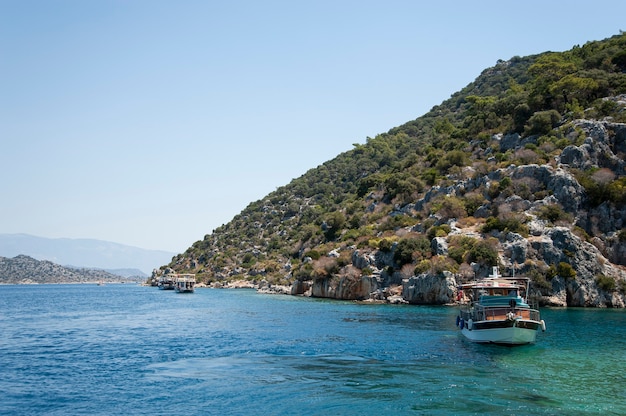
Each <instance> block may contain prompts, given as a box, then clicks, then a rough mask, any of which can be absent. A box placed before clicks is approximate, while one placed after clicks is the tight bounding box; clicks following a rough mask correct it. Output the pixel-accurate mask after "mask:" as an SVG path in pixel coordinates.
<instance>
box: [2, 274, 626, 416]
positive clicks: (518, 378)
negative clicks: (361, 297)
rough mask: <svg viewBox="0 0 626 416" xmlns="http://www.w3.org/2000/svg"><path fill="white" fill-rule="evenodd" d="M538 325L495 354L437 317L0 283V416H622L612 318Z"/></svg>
mask: <svg viewBox="0 0 626 416" xmlns="http://www.w3.org/2000/svg"><path fill="white" fill-rule="evenodd" d="M541 312H542V318H543V319H544V320H545V322H546V325H547V331H546V332H545V333H539V334H538V336H537V342H536V343H535V344H533V345H527V346H518V347H503V346H493V345H476V344H472V343H470V342H468V341H467V340H465V339H464V337H463V336H462V335H461V334H460V332H459V330H458V329H457V328H456V326H455V318H456V316H457V309H456V308H455V307H452V306H413V305H389V304H363V303H356V302H346V301H331V300H325V299H313V298H304V297H293V296H286V295H267V294H259V293H257V292H256V291H254V290H249V289H209V288H198V289H197V290H196V291H195V293H193V294H178V293H175V292H174V291H162V290H158V289H157V288H155V287H146V286H140V285H135V284H106V285H104V286H98V285H95V284H76V285H3V286H0V335H1V336H0V392H1V393H0V414H1V415H64V416H65V415H150V416H154V415H186V416H189V415H246V416H250V415H361V416H363V415H625V414H626V311H624V310H616V309H572V308H567V309H565V308H556V309H551V308H544V309H542V310H541Z"/></svg>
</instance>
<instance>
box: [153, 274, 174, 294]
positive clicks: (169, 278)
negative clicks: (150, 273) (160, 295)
mask: <svg viewBox="0 0 626 416" xmlns="http://www.w3.org/2000/svg"><path fill="white" fill-rule="evenodd" d="M175 278H176V275H175V274H172V273H168V274H164V275H162V276H159V283H158V284H157V286H158V287H159V289H161V290H174V284H175V282H174V279H175Z"/></svg>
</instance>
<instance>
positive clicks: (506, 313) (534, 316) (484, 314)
mask: <svg viewBox="0 0 626 416" xmlns="http://www.w3.org/2000/svg"><path fill="white" fill-rule="evenodd" d="M511 313H512V315H511ZM461 318H463V319H464V320H469V319H470V318H471V319H472V320H474V321H497V320H505V319H511V318H513V319H514V318H521V319H526V320H532V321H539V320H540V319H541V318H540V314H539V311H538V310H536V309H530V308H514V309H511V308H510V307H501V308H494V307H487V308H486V307H484V306H482V305H477V304H476V305H474V306H473V307H469V306H468V307H467V308H465V309H462V310H461Z"/></svg>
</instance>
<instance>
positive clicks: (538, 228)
mask: <svg viewBox="0 0 626 416" xmlns="http://www.w3.org/2000/svg"><path fill="white" fill-rule="evenodd" d="M625 123H626V34H620V35H616V36H614V37H612V38H609V39H605V40H603V41H594V42H588V43H587V44H585V45H583V46H578V45H577V46H575V47H574V48H572V50H570V51H566V52H546V53H542V54H539V55H534V56H528V57H514V58H512V59H510V60H508V61H499V62H498V63H497V64H496V65H495V66H494V67H492V68H488V69H486V70H485V71H483V73H482V74H481V75H480V76H479V77H478V78H477V79H476V80H475V81H474V82H473V83H471V84H470V85H468V86H467V87H466V88H464V89H463V90H461V91H460V92H458V93H456V94H454V95H453V96H452V97H451V98H450V99H449V100H446V101H445V102H443V103H442V104H441V105H438V106H436V107H434V108H433V109H432V110H431V111H430V112H429V113H427V114H425V115H424V116H422V117H420V118H417V119H415V120H413V121H410V122H408V123H406V124H404V125H402V126H399V127H396V128H393V129H391V130H390V131H389V132H387V133H384V134H380V135H377V136H376V137H374V138H368V139H367V141H366V143H365V144H357V145H355V147H354V149H352V150H350V151H348V152H345V153H342V154H340V155H338V156H337V157H336V158H334V159H333V160H330V161H328V162H326V163H324V164H323V165H321V166H319V167H317V168H315V169H311V170H310V171H308V172H307V173H305V174H304V175H303V176H301V177H300V178H297V179H295V180H293V181H292V182H291V183H289V184H288V185H286V186H284V187H281V188H279V189H277V190H276V191H274V192H272V193H271V194H269V195H268V196H267V197H265V198H263V199H262V200H259V201H256V202H253V203H251V204H250V205H249V206H248V207H247V208H246V209H244V210H243V211H242V212H241V213H240V214H239V215H237V216H235V218H233V220H232V221H231V222H229V223H228V224H225V225H223V226H221V227H219V228H218V229H216V230H214V231H213V232H212V233H210V234H207V235H206V236H205V238H204V239H203V240H201V241H198V242H196V243H194V244H193V245H192V246H191V247H190V248H189V249H187V250H186V251H185V252H184V253H181V254H179V255H178V256H176V257H174V258H173V260H172V262H171V263H170V264H168V265H164V266H163V267H162V268H161V270H163V269H165V268H166V267H171V268H173V269H175V270H177V271H181V272H183V271H184V272H193V273H196V275H197V278H198V279H200V280H201V281H204V282H206V283H207V284H210V285H211V284H212V285H223V284H225V283H227V282H229V281H233V280H239V281H241V280H245V281H248V282H252V283H254V284H256V285H257V286H262V287H264V288H265V289H267V288H272V287H274V288H281V287H282V288H283V289H282V290H287V291H289V293H292V294H308V295H311V296H320V297H330V298H336V299H380V300H387V301H401V302H410V303H429V304H442V303H450V302H453V301H454V299H455V296H456V287H457V285H458V284H459V283H461V282H463V281H466V280H468V279H472V278H474V277H479V276H484V275H486V274H487V273H488V271H489V270H490V268H491V266H494V265H498V266H500V267H501V271H502V272H504V273H505V274H506V273H512V272H515V274H516V275H520V274H525V275H528V276H529V277H531V278H532V279H533V282H534V295H535V296H536V297H537V298H538V299H539V301H540V302H541V303H543V304H549V305H560V306H566V305H567V306H595V307H624V306H625V302H626V162H625V157H626V124H625ZM159 272H160V271H157V272H156V273H159ZM285 288H286V289H285Z"/></svg>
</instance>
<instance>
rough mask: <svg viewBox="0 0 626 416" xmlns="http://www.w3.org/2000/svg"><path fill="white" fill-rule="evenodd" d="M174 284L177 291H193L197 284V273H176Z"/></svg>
mask: <svg viewBox="0 0 626 416" xmlns="http://www.w3.org/2000/svg"><path fill="white" fill-rule="evenodd" d="M174 285H175V288H176V292H177V293H193V291H194V286H195V285H196V275H195V274H189V273H187V274H178V275H176V281H175V282H174Z"/></svg>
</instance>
